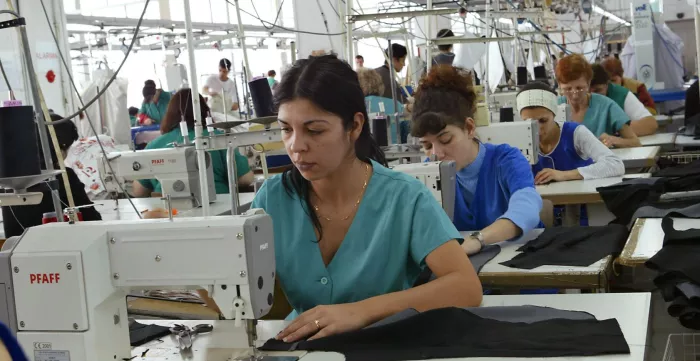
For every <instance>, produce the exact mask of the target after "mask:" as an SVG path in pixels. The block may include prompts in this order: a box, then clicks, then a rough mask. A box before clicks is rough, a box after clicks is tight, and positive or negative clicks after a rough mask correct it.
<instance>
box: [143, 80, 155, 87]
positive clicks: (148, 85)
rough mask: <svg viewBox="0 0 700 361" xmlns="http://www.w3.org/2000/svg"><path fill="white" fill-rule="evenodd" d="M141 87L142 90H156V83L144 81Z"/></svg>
mask: <svg viewBox="0 0 700 361" xmlns="http://www.w3.org/2000/svg"><path fill="white" fill-rule="evenodd" d="M143 87H144V88H153V89H155V88H156V82H154V81H153V80H150V79H149V80H146V81H145V82H144V83H143Z"/></svg>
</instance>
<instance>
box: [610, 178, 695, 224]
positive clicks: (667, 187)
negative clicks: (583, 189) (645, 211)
mask: <svg viewBox="0 0 700 361" xmlns="http://www.w3.org/2000/svg"><path fill="white" fill-rule="evenodd" d="M698 189H700V173H698V174H689V175H686V176H682V177H677V178H640V179H630V180H627V181H624V182H621V183H617V184H614V185H612V186H608V187H600V188H598V189H597V191H598V193H599V194H600V197H601V198H602V199H603V202H605V207H606V208H607V209H608V210H609V211H610V212H611V213H612V214H613V215H614V216H615V220H613V221H612V222H611V223H615V224H622V225H628V224H629V223H630V222H631V221H632V217H633V215H634V213H635V212H636V211H637V210H638V209H639V208H641V207H644V206H656V207H664V205H663V204H665V203H669V202H666V201H662V200H660V197H661V195H662V194H664V193H670V192H685V191H693V190H698ZM686 205H687V202H686V203H685V205H684V203H683V201H681V202H680V203H677V204H674V205H667V206H666V207H676V206H686Z"/></svg>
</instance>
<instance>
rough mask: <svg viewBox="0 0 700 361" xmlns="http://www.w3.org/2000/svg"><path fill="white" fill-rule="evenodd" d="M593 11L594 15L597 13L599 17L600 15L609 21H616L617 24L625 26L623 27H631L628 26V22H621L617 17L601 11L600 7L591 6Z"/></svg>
mask: <svg viewBox="0 0 700 361" xmlns="http://www.w3.org/2000/svg"><path fill="white" fill-rule="evenodd" d="M593 11H595V12H596V13H598V14H600V15H602V16H605V17H607V18H608V19H610V20H614V21H616V22H618V23H620V24H623V25H625V26H632V24H630V23H629V22H628V21H625V20H622V19H620V18H619V17H617V16H615V15H613V14H611V13H609V12H607V11H605V10H603V9H602V8H601V7H599V6H598V5H593Z"/></svg>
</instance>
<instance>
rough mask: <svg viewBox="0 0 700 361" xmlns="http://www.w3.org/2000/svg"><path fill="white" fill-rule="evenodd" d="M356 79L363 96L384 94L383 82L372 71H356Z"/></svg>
mask: <svg viewBox="0 0 700 361" xmlns="http://www.w3.org/2000/svg"><path fill="white" fill-rule="evenodd" d="M357 78H358V79H359V80H360V88H362V93H364V94H365V96H370V95H377V96H381V95H382V94H384V82H383V81H382V77H381V75H379V73H377V72H376V71H374V69H368V68H362V69H359V70H357Z"/></svg>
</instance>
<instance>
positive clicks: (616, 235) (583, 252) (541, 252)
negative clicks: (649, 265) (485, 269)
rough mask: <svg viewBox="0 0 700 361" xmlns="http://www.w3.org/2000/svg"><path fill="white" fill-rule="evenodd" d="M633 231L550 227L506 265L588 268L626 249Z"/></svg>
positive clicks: (522, 248) (623, 228)
mask: <svg viewBox="0 0 700 361" xmlns="http://www.w3.org/2000/svg"><path fill="white" fill-rule="evenodd" d="M628 235H629V232H628V231H627V228H626V227H625V226H621V225H618V224H611V225H607V226H600V227H579V226H575V227H555V228H547V229H545V230H544V232H542V234H540V236H539V237H537V238H535V239H533V240H532V241H530V242H528V243H526V244H525V245H523V246H522V247H520V248H519V249H518V251H519V252H523V253H520V254H518V255H516V256H515V257H513V259H511V260H510V261H506V262H502V263H501V264H502V265H504V266H508V267H512V268H521V269H533V268H537V267H539V266H544V265H550V266H579V267H587V266H590V265H592V264H593V263H596V262H598V261H600V260H601V259H603V258H605V256H609V255H617V254H619V253H620V252H621V251H622V248H623V247H624V246H625V242H626V241H627V236H628Z"/></svg>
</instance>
